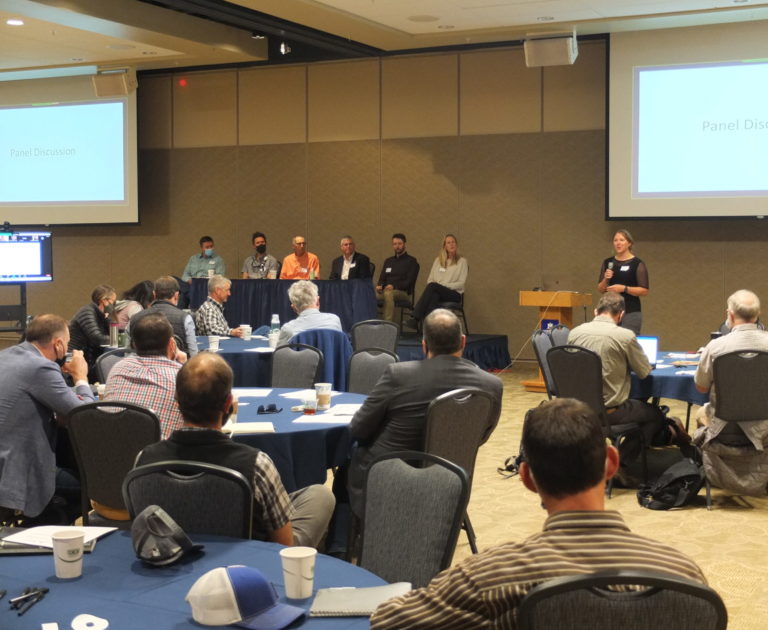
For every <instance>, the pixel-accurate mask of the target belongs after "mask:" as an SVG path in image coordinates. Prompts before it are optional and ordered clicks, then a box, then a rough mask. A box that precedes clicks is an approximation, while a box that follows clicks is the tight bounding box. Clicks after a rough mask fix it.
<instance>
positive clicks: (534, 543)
mask: <svg viewBox="0 0 768 630" xmlns="http://www.w3.org/2000/svg"><path fill="white" fill-rule="evenodd" d="M522 451H523V453H524V457H525V462H524V463H522V464H521V466H520V478H521V479H522V481H523V484H524V485H525V487H526V488H528V489H529V490H531V491H533V492H536V493H538V495H539V496H540V497H541V504H542V507H543V508H544V509H545V510H547V513H548V514H549V516H548V517H547V520H546V521H545V522H544V528H543V531H542V532H541V533H538V534H535V535H534V536H531V537H530V538H528V539H527V540H525V541H523V542H522V543H506V544H504V545H501V546H499V547H493V548H490V549H487V550H485V551H483V552H481V553H479V554H477V555H474V556H471V557H470V558H467V559H466V560H465V561H463V562H461V563H459V564H458V565H455V566H453V567H451V568H449V569H447V570H445V571H443V572H442V573H440V574H439V575H437V576H436V577H435V578H434V579H433V580H432V582H431V583H430V584H429V585H427V586H426V587H425V588H420V589H416V590H413V591H411V592H409V593H407V594H405V595H403V596H401V597H397V598H394V599H391V600H389V601H387V602H385V603H383V604H382V605H381V606H379V608H378V609H377V610H376V613H375V614H374V616H373V617H372V618H371V628H372V629H376V628H386V629H387V630H398V629H405V628H414V629H415V628H419V629H420V630H424V629H428V628H440V630H453V629H458V628H472V629H473V630H475V629H483V628H489V629H490V628H493V629H501V628H505V629H510V630H514V628H516V621H515V618H516V615H515V610H516V608H517V606H518V605H519V603H520V601H521V600H522V598H523V597H525V595H526V594H527V593H528V591H530V590H531V589H532V588H533V587H534V586H536V585H537V584H539V583H541V582H544V581H547V580H550V579H553V578H557V577H563V576H568V575H578V574H583V573H593V572H596V571H607V570H616V569H626V570H639V571H655V572H660V573H666V574H669V575H672V576H678V577H683V578H688V579H691V580H696V581H698V582H703V583H706V580H705V578H704V576H703V574H702V572H701V569H699V567H698V566H697V565H696V563H695V562H693V560H691V559H690V558H688V557H687V556H685V555H684V554H683V553H681V552H679V551H677V550H676V549H673V548H672V547H669V546H667V545H663V544H661V543H659V542H656V541H654V540H651V539H648V538H643V537H642V536H638V535H636V534H633V533H632V532H630V531H629V528H628V527H627V526H626V525H625V524H624V520H623V519H622V518H621V516H620V515H619V514H618V512H613V511H606V510H605V506H604V503H605V483H606V481H607V480H608V479H610V478H611V477H612V476H613V475H614V474H615V472H616V470H617V468H618V466H619V454H618V452H617V450H616V449H615V448H614V447H613V446H610V445H608V444H606V441H605V438H604V437H603V431H602V428H601V426H600V421H599V420H598V418H597V416H596V415H595V414H594V412H592V411H591V410H590V409H589V408H588V407H587V406H586V405H585V404H583V403H581V402H578V401H576V400H573V399H568V398H559V399H554V400H551V401H549V402H546V403H544V404H542V405H541V406H539V407H537V408H536V409H534V410H532V411H530V412H529V414H528V416H527V418H526V421H525V425H524V426H523V438H522Z"/></svg>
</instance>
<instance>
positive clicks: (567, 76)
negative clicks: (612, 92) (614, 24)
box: [543, 41, 606, 131]
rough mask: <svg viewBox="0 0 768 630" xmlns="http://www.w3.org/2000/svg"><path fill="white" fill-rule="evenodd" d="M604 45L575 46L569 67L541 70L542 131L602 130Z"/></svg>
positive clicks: (603, 126) (587, 44)
mask: <svg viewBox="0 0 768 630" xmlns="http://www.w3.org/2000/svg"><path fill="white" fill-rule="evenodd" d="M605 55H606V52H605V43H604V42H602V41H600V42H584V43H579V56H578V58H577V59H576V63H574V64H573V65H572V66H551V67H548V68H544V69H543V71H544V78H543V82H544V131H575V130H580V129H605Z"/></svg>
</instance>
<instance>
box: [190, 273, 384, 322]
mask: <svg viewBox="0 0 768 630" xmlns="http://www.w3.org/2000/svg"><path fill="white" fill-rule="evenodd" d="M294 282H295V280H232V295H230V297H229V300H227V303H226V304H225V305H224V316H225V317H226V318H227V322H229V325H230V326H231V327H233V328H236V327H237V326H239V325H240V324H250V325H251V326H252V327H253V328H254V329H256V328H258V327H259V326H265V325H268V324H269V323H270V321H271V320H272V314H273V313H277V314H278V315H280V322H281V323H283V324H284V323H285V322H287V321H288V320H291V319H294V318H295V317H296V313H294V312H293V311H292V310H291V304H290V302H289V301H288V287H290V286H291V285H292V284H293V283H294ZM313 282H314V283H315V284H316V285H317V287H318V290H319V293H320V309H321V310H322V311H324V312H327V313H335V314H336V315H338V316H339V319H340V320H341V326H342V328H343V329H344V330H347V331H348V330H349V329H350V328H352V325H353V324H355V323H357V322H361V321H364V320H366V319H376V317H377V308H376V292H375V291H374V289H373V283H372V282H371V281H370V280H313ZM207 296H208V280H207V279H206V278H194V279H193V280H192V286H191V287H190V291H189V302H190V307H191V308H193V309H196V308H198V307H199V306H200V305H201V304H202V303H203V302H204V301H205V299H206V297H207Z"/></svg>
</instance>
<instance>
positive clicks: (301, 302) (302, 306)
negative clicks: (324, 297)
mask: <svg viewBox="0 0 768 630" xmlns="http://www.w3.org/2000/svg"><path fill="white" fill-rule="evenodd" d="M288 299H289V300H290V301H291V308H292V309H293V310H294V311H295V312H296V313H297V314H298V317H297V318H296V319H292V320H290V321H288V322H285V324H283V327H282V328H281V329H280V336H279V337H278V338H277V343H278V345H283V344H286V343H290V341H291V338H292V337H293V336H294V335H295V334H297V333H300V332H303V331H305V330H313V329H315V328H330V329H331V330H339V331H340V330H341V329H342V328H341V320H340V319H339V316H338V315H334V314H333V313H321V312H320V296H319V295H318V293H317V285H316V284H315V283H314V282H310V281H309V280H299V281H298V282H294V283H293V284H292V285H291V286H290V287H289V288H288Z"/></svg>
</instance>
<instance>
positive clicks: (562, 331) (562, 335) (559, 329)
mask: <svg viewBox="0 0 768 630" xmlns="http://www.w3.org/2000/svg"><path fill="white" fill-rule="evenodd" d="M570 333H571V329H570V328H568V326H566V325H565V324H558V325H557V326H555V327H554V328H553V329H552V330H550V331H549V334H550V336H551V337H552V345H553V346H565V345H567V344H568V335H569V334H570Z"/></svg>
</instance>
